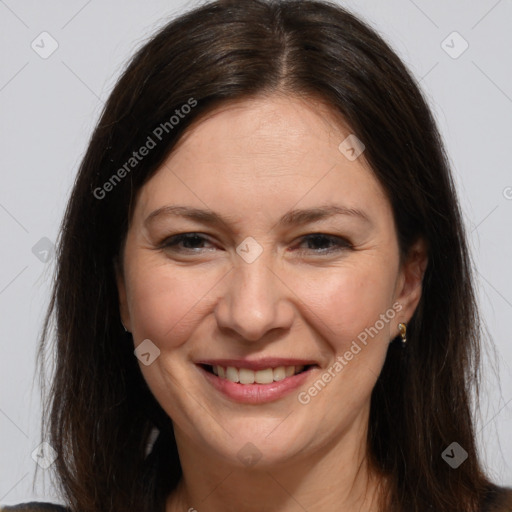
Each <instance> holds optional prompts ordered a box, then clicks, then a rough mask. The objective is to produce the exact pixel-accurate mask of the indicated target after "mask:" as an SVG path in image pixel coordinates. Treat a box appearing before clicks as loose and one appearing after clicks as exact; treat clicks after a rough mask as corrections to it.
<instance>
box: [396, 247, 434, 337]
mask: <svg viewBox="0 0 512 512" xmlns="http://www.w3.org/2000/svg"><path fill="white" fill-rule="evenodd" d="M427 264H428V251H427V244H426V243H425V241H424V240H423V239H422V238H420V239H418V240H417V241H416V242H415V243H414V244H413V245H412V247H411V248H410V250H409V252H408V254H407V257H406V258H405V261H404V262H403V263H402V266H401V268H400V272H399V275H398V279H397V286H396V289H395V300H396V301H397V302H399V303H400V304H401V305H402V309H401V310H400V315H399V319H398V321H399V322H408V321H409V320H410V319H411V317H412V316H413V314H414V311H415V310H416V307H417V306H418V303H419V301H420V298H421V293H422V291H423V276H424V275H425V270H426V268H427ZM397 332H398V328H397Z"/></svg>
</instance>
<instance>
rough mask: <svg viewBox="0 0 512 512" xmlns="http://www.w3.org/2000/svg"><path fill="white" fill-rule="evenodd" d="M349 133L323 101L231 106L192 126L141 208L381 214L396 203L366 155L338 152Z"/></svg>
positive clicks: (275, 99) (273, 100) (280, 99)
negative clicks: (327, 209) (320, 208)
mask: <svg viewBox="0 0 512 512" xmlns="http://www.w3.org/2000/svg"><path fill="white" fill-rule="evenodd" d="M349 135H351V132H350V129H349V128H348V127H347V126H345V125H344V123H343V121H342V120H341V118H340V117H339V116H336V115H335V114H334V113H333V112H332V109H330V108H329V107H328V106H326V105H325V104H322V103H321V102H318V101H313V100H309V101H308V100H305V99H300V98H295V97H285V96H281V95H278V96H272V97H259V98H253V99H248V100H243V101H237V102H232V103H229V104H226V105H224V106H222V107H219V108H217V109H215V110H214V111H212V112H211V113H210V114H208V115H206V116H204V117H202V118H201V119H199V120H198V121H196V122H194V124H193V125H191V126H190V127H189V128H188V129H187V131H186V133H185V134H184V135H183V136H182V139H181V140H180V142H179V144H178V145H177V146H176V148H175V149H174V151H173V152H172V154H171V155H170V156H169V157H168V159H167V160H166V161H165V162H164V164H163V165H162V166H161V168H160V169H158V170H157V172H156V173H155V174H154V175H153V176H152V178H151V179H150V180H149V181H148V182H147V183H146V184H145V185H144V187H143V189H142V190H141V192H140V195H139V201H138V205H137V206H138V208H137V209H138V210H139V212H140V213H141V214H144V213H146V214H147V213H149V210H151V209H155V208H159V207H162V206H165V205H168V204H173V203H175V204H184V203H186V204H189V205H191V206H196V207H202V208H205V207H208V208H210V209H212V210H216V211H219V210H220V211H223V210H224V211H225V212H226V213H230V212H232V211H233V210H235V211H240V212H245V213H246V214H254V215H263V216H272V215H273V214H274V213H275V214H277V213H278V211H279V212H280V213H282V211H283V208H284V209H291V208H292V207H293V206H294V205H297V206H300V207H304V208H306V207H315V206H317V205H318V204H319V203H322V204H325V203H332V204H335V203H336V202H340V201H342V202H343V206H345V207H348V208H351V207H354V208H359V209H365V210H368V211H369V212H370V213H371V212H373V213H374V214H375V215H382V213H383V212H382V210H383V209H384V210H385V209H387V210H389V208H390V207H389V204H388V202H387V199H386V197H385V194H384V192H383V190H382V187H381V186H380V184H379V183H378V182H377V180H376V178H375V177H374V175H373V172H372V171H371V170H370V168H369V167H368V165H367V163H366V161H365V160H364V153H363V154H362V155H361V156H360V157H359V158H357V159H355V160H349V159H348V158H347V157H346V156H345V154H344V153H343V152H342V151H340V149H339V145H340V143H342V142H343V141H344V140H345V139H346V138H347V137H348V136H349ZM137 209H136V210H137ZM379 210H380V213H379ZM388 213H389V212H388Z"/></svg>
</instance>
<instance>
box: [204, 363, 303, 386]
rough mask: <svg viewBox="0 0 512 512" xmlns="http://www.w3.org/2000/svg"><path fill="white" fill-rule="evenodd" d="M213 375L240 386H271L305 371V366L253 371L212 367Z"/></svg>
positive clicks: (232, 367) (229, 367)
mask: <svg viewBox="0 0 512 512" xmlns="http://www.w3.org/2000/svg"><path fill="white" fill-rule="evenodd" d="M212 370H213V373H214V374H215V375H217V376H218V377H220V378H221V379H227V380H229V381H231V382H239V383H240V384H254V383H256V384H271V383H272V382H277V381H280V380H283V379H285V378H286V377H291V376H292V375H295V374H297V373H300V372H301V371H302V370H304V366H278V367H277V368H265V369H264V370H258V371H256V372H255V371H253V370H249V369H248V368H235V367H234V366H228V367H227V368H224V367H223V366H212Z"/></svg>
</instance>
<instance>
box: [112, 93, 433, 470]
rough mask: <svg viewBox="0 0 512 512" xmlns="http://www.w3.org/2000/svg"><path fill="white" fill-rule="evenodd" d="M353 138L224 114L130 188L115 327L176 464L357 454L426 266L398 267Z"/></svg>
mask: <svg viewBox="0 0 512 512" xmlns="http://www.w3.org/2000/svg"><path fill="white" fill-rule="evenodd" d="M349 135H350V130H349V129H348V128H346V127H344V126H343V124H342V123H341V122H340V120H339V119H335V118H332V117H331V115H330V114H329V111H328V109H327V107H325V106H322V105H321V104H320V103H316V102H313V101H310V102H308V103H305V102H304V101H302V100H300V99H295V98H290V97H287V98H284V97H281V96H274V97H270V98H269V97H267V98H257V99H251V100H244V101H243V102H238V103H231V104H230V105H229V106H228V107H223V108H222V109H218V110H216V111H215V112H214V113H213V115H210V116H208V117H207V118H205V119H203V120H202V121H201V122H199V123H197V124H196V125H195V126H194V127H193V128H192V129H191V130H189V131H188V132H187V135H186V136H185V137H183V138H182V140H181V141H180V144H179V146H178V147H177V149H176V150H175V151H174V152H173V154H172V155H171V156H170V157H169V158H168V159H167V161H166V162H165V163H164V165H162V167H161V168H160V169H159V170H158V171H157V172H156V174H154V175H153V177H152V178H151V179H150V180H149V181H148V182H147V183H146V184H145V186H144V187H143V188H142V189H141V190H140V192H139V195H138V197H137V201H136V207H135V210H134V213H133V218H132V219H131V224H130V227H129V230H128V234H127V239H126V244H125V248H124V253H123V255H122V256H123V257H122V261H123V269H122V270H120V271H118V287H119V292H120V308H121V316H122V319H123V323H124V325H125V326H126V328H127V329H128V330H129V331H131V332H132V334H133V339H134V344H135V347H138V346H139V345H140V344H141V343H143V342H144V345H141V347H143V350H141V351H142V352H143V353H144V354H145V355H144V356H143V357H141V361H140V363H139V364H140V368H141V371H142V373H143V375H144V378H145V379H146V381H147V383H148V385H149V387H150V389H151V391H152V393H153V394H154V396H155V397H156V399H157V400H158V402H159V403H160V404H161V406H162V408H163V409H164V410H165V411H166V412H167V414H168V415H169V416H170V417H171V418H172V420H173V423H174V427H175V433H176V437H177V440H178V445H179V447H180V449H181V448H182V447H185V446H186V445H187V444H190V445H194V446H196V447H199V449H200V450H201V453H202V454H204V456H205V457H207V458H208V457H212V458H217V459H222V460H224V461H229V462H231V463H233V464H239V465H241V464H244V457H242V456H241V455H242V454H245V455H247V453H245V452H249V453H248V455H249V456H250V455H251V453H250V452H251V451H253V452H255V453H257V454H258V457H259V456H260V455H261V456H262V459H261V460H262V461H263V463H268V464H277V463H279V462H283V461H293V460H295V459H298V458H300V457H306V458H307V457H308V456H309V455H311V454H312V453H314V452H317V451H318V450H320V449H321V448H322V447H325V446H328V445H329V446H335V445H336V444H337V443H338V442H339V441H340V440H341V439H343V438H344V439H347V436H348V437H351V438H352V439H353V440H355V441H356V442H357V440H361V439H363V438H364V436H365V432H366V427H367V422H368V411H369V404H370V395H371V391H372V389H373V387H374V385H375V382H376V379H377V377H378V375H379V373H380V370H381V368H382V365H383V363H384V360H385V356H386V351H387V348H388V345H389V342H390V340H391V339H393V338H394V337H395V336H397V334H398V327H397V326H398V323H399V322H404V321H408V320H409V319H410V317H411V316H412V314H413V312H414V309H415V307H416V305H417V303H418V300H419V297H420V294H421V277H422V274H423V270H424V266H425V258H424V254H423V253H422V250H421V246H420V245H417V247H416V248H415V250H414V251H413V252H411V257H409V258H408V259H407V260H406V261H405V262H404V263H403V264H401V263H400V259H399V248H398V244H397V234H396V231H395V225H394V220H393V215H392V210H391V207H390V203H389V201H388V199H387V198H386V196H385V194H384V191H383V189H382V187H381V186H380V184H379V183H378V182H377V180H376V178H375V177H374V176H373V174H372V172H371V170H370V169H369V168H368V166H367V164H366V163H365V161H364V153H363V154H362V155H361V156H359V157H358V158H356V159H354V158H353V156H352V154H351V152H350V151H349V152H346V151H345V152H344V151H341V150H340V149H339V146H340V143H341V142H342V141H344V140H345V139H346V138H347V136H349ZM343 147H345V146H342V148H343ZM348 156H350V157H351V158H348ZM176 207H180V209H177V208H176ZM199 210H200V211H202V212H203V213H201V212H199ZM205 212H207V213H205ZM212 213H213V214H214V215H211V214H212ZM144 340H149V341H144ZM228 368H229V369H228ZM216 374H217V375H216ZM254 379H256V383H251V381H253V380H254ZM236 380H241V381H242V382H233V381H236ZM249 442H250V443H251V445H247V443H249ZM180 445H181V446H180ZM183 449H185V448H183ZM240 450H242V451H241V452H240ZM244 450H245V452H244Z"/></svg>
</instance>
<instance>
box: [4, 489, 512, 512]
mask: <svg viewBox="0 0 512 512" xmlns="http://www.w3.org/2000/svg"><path fill="white" fill-rule="evenodd" d="M0 512H69V509H67V508H65V507H63V506H61V505H53V504H51V503H39V502H31V503H21V504H19V505H13V506H10V507H7V506H6V507H0ZM481 512H512V489H510V488H508V487H495V488H494V489H493V490H491V491H490V492H489V494H488V496H487V500H486V502H485V504H484V506H483V507H482V510H481Z"/></svg>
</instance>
